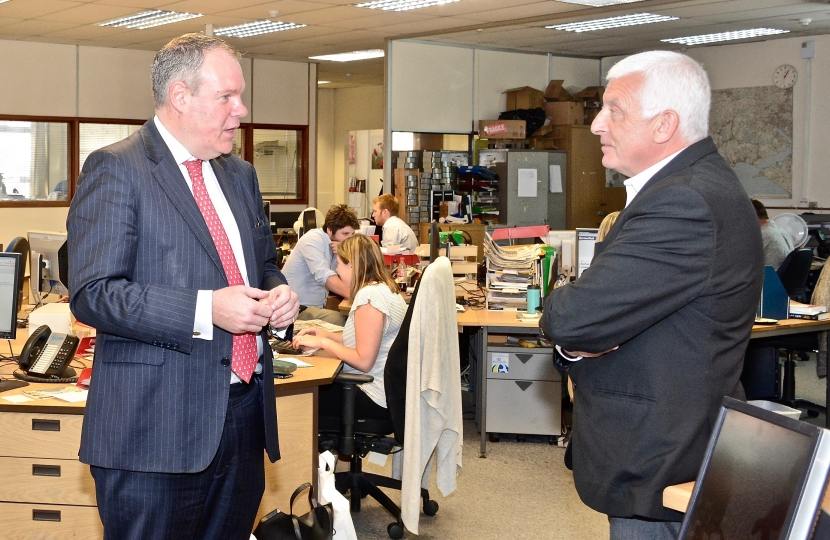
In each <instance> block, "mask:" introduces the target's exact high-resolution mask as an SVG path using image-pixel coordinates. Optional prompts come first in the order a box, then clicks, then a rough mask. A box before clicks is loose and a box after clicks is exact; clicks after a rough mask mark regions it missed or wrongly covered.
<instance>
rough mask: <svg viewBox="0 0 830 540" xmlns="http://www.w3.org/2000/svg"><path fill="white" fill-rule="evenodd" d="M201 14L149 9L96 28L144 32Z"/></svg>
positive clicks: (100, 24)
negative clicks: (107, 27)
mask: <svg viewBox="0 0 830 540" xmlns="http://www.w3.org/2000/svg"><path fill="white" fill-rule="evenodd" d="M201 16H202V14H201V13H180V12H178V11H162V10H160V9H151V10H148V11H142V12H141V13H135V14H133V15H127V16H126V17H119V18H117V19H113V20H111V21H107V22H102V23H98V26H111V27H113V28H136V29H138V30H144V29H145V28H153V27H154V26H161V25H162V24H170V23H175V22H179V21H186V20H187V19H195V18H196V17H201Z"/></svg>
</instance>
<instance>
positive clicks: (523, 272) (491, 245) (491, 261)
mask: <svg viewBox="0 0 830 540" xmlns="http://www.w3.org/2000/svg"><path fill="white" fill-rule="evenodd" d="M541 247H542V245H541V244H533V245H527V244H525V245H514V246H502V245H499V244H498V243H497V242H496V241H494V240H493V238H492V237H491V236H490V235H489V234H485V239H484V256H485V258H486V260H487V277H486V289H487V294H486V297H485V305H486V307H487V309H492V310H497V311H505V310H507V311H527V288H528V286H530V285H540V284H541V283H542V282H543V276H544V272H543V266H544V263H543V261H544V259H543V258H540V256H539V253H540V248H541Z"/></svg>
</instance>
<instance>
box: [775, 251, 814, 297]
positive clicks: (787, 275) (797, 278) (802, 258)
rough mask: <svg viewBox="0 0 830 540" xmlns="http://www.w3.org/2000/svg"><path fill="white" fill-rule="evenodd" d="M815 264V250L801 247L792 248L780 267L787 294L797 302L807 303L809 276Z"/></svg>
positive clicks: (779, 274) (779, 271) (780, 276)
mask: <svg viewBox="0 0 830 540" xmlns="http://www.w3.org/2000/svg"><path fill="white" fill-rule="evenodd" d="M811 264H813V250H812V249H810V248H799V249H794V250H792V251H791V252H790V253H789V255H787V256H786V258H784V260H783V262H781V266H779V267H778V270H777V273H778V277H779V278H780V279H781V283H782V284H783V285H784V289H785V290H786V291H787V295H789V297H790V298H791V299H793V300H795V301H796V302H801V303H802V304H806V303H807V278H808V277H809V275H810V265H811Z"/></svg>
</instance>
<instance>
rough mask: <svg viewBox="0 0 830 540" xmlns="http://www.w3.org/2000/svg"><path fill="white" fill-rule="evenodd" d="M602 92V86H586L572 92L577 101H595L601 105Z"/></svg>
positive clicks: (603, 89) (603, 88) (603, 91)
mask: <svg viewBox="0 0 830 540" xmlns="http://www.w3.org/2000/svg"><path fill="white" fill-rule="evenodd" d="M604 93H605V87H604V86H588V87H586V88H583V89H582V90H580V91H579V92H577V93H576V94H574V99H575V100H577V101H596V102H599V106H600V107H602V95H603V94H604Z"/></svg>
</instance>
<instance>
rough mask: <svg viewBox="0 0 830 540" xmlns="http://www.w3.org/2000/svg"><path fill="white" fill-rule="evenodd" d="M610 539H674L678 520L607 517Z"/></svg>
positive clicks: (678, 523) (678, 529)
mask: <svg viewBox="0 0 830 540" xmlns="http://www.w3.org/2000/svg"><path fill="white" fill-rule="evenodd" d="M608 524H609V526H610V527H609V528H610V530H611V540H675V539H676V538H677V535H678V533H680V522H679V521H651V520H646V519H634V518H618V517H610V516H609V517H608Z"/></svg>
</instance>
